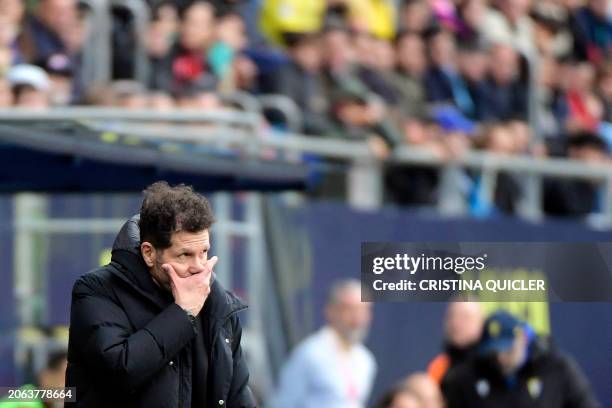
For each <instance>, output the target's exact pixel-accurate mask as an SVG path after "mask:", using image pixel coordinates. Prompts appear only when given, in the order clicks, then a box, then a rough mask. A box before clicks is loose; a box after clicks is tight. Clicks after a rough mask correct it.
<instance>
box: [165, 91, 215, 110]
mask: <svg viewBox="0 0 612 408" xmlns="http://www.w3.org/2000/svg"><path fill="white" fill-rule="evenodd" d="M176 105H177V106H178V107H179V108H183V109H198V110H215V109H221V108H222V106H223V105H222V103H221V100H220V99H219V96H218V95H217V93H215V91H214V90H210V89H198V88H194V89H186V90H185V91H183V92H181V93H179V94H178V95H177V96H176Z"/></svg>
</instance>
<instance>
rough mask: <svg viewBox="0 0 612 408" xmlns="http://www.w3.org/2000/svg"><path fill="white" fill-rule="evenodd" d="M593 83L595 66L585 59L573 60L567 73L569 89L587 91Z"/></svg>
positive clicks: (580, 91) (590, 89)
mask: <svg viewBox="0 0 612 408" xmlns="http://www.w3.org/2000/svg"><path fill="white" fill-rule="evenodd" d="M594 83H595V68H594V67H593V65H591V64H589V63H588V62H586V61H573V63H572V64H571V68H570V73H569V89H570V90H572V91H574V92H579V93H589V92H591V91H592V89H593V85H594Z"/></svg>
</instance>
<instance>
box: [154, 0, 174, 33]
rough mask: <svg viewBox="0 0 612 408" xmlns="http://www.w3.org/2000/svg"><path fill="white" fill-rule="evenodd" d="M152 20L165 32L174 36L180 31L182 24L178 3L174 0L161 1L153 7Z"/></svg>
mask: <svg viewBox="0 0 612 408" xmlns="http://www.w3.org/2000/svg"><path fill="white" fill-rule="evenodd" d="M151 20H152V22H153V23H156V24H157V25H158V26H159V28H160V30H161V31H162V32H163V33H164V34H166V35H169V36H174V35H175V34H176V33H177V32H178V30H179V24H180V19H179V11H178V8H177V6H176V3H175V2H173V1H172V0H162V1H159V2H158V3H157V4H156V5H155V7H154V8H153V15H152V18H151Z"/></svg>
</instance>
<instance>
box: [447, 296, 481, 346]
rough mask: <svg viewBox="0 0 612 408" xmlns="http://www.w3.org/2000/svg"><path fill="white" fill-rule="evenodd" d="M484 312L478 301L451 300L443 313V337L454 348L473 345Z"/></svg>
mask: <svg viewBox="0 0 612 408" xmlns="http://www.w3.org/2000/svg"><path fill="white" fill-rule="evenodd" d="M483 323H484V313H483V311H482V308H481V307H480V303H478V302H461V301H458V302H451V303H450V304H449V305H448V308H447V309H446V314H445V315H444V338H445V340H446V343H447V344H448V345H449V346H451V347H454V348H456V349H460V350H461V349H466V348H468V347H472V346H474V345H475V344H476V343H478V340H480V335H481V334H482V325H483Z"/></svg>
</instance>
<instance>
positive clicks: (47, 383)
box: [38, 351, 68, 388]
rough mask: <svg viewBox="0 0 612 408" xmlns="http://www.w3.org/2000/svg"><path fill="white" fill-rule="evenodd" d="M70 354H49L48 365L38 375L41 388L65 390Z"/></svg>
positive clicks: (64, 352)
mask: <svg viewBox="0 0 612 408" xmlns="http://www.w3.org/2000/svg"><path fill="white" fill-rule="evenodd" d="M67 365H68V354H67V352H66V351H56V352H53V353H51V354H49V357H48V360H47V365H46V366H45V368H44V369H42V370H41V371H40V373H38V385H40V387H41V388H64V386H65V379H66V367H67Z"/></svg>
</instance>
